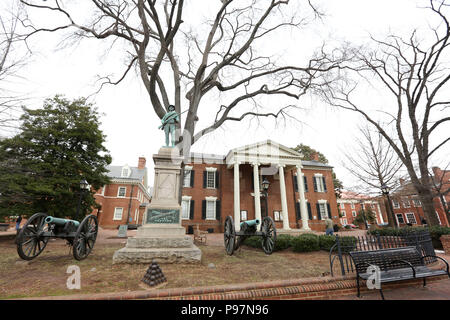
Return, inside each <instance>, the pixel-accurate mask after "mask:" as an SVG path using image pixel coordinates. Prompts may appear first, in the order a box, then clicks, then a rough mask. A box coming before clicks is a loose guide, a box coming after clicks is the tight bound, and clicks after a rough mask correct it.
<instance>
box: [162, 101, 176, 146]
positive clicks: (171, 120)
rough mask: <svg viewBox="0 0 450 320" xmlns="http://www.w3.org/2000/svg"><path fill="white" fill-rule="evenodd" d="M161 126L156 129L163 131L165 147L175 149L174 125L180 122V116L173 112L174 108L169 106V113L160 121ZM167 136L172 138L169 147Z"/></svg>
mask: <svg viewBox="0 0 450 320" xmlns="http://www.w3.org/2000/svg"><path fill="white" fill-rule="evenodd" d="M161 122H162V125H160V126H159V127H158V129H161V130H164V133H165V134H166V147H172V148H173V147H175V129H176V124H177V123H178V122H180V115H179V114H178V113H177V112H176V111H175V106H173V105H169V112H167V113H166V114H165V115H164V117H163V118H162V119H161ZM169 135H171V136H172V144H171V145H169Z"/></svg>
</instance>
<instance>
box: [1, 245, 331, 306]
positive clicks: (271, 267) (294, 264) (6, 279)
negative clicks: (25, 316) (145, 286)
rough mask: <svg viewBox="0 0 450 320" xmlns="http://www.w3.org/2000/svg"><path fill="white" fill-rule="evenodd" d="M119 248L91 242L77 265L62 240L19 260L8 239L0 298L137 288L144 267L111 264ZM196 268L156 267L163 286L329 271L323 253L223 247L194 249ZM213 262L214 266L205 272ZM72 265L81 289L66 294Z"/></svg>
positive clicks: (311, 274) (3, 257)
mask: <svg viewBox="0 0 450 320" xmlns="http://www.w3.org/2000/svg"><path fill="white" fill-rule="evenodd" d="M123 247H124V245H123V244H103V243H97V244H96V245H95V248H94V250H93V252H92V253H91V254H90V255H89V256H88V258H87V259H85V260H83V261H77V260H75V259H74V258H73V256H72V254H71V253H70V251H69V247H68V246H66V244H65V242H64V241H63V240H60V239H58V240H53V241H52V240H50V241H49V243H48V244H47V247H46V248H45V250H44V251H43V252H42V253H41V255H40V256H38V257H37V258H35V259H34V260H32V261H29V262H28V261H24V260H22V259H20V258H19V256H18V254H17V252H16V246H15V244H14V242H13V241H11V240H9V241H0V299H8V298H20V297H40V296H52V295H70V294H80V293H81V294H82V293H99V292H118V291H127V290H131V291H133V290H142V288H141V287H140V283H141V279H142V278H143V276H144V274H145V272H146V270H147V268H148V265H113V264H112V256H113V254H114V252H115V251H116V250H118V249H120V248H123ZM199 248H200V249H201V250H202V253H203V254H202V262H201V264H198V265H186V264H184V265H180V264H178V265H177V264H161V265H160V266H161V269H162V271H163V273H164V275H165V276H166V278H167V281H168V282H167V283H166V285H165V286H164V288H180V287H197V286H207V285H221V284H232V283H246V282H262V281H273V280H281V279H295V278H305V277H318V276H322V275H324V274H325V275H327V274H328V273H329V271H330V270H329V262H328V253H327V252H325V251H318V252H312V253H294V252H292V251H291V250H290V249H288V250H285V251H280V252H274V253H273V254H272V255H265V254H264V252H263V251H262V249H259V250H258V249H254V248H249V247H242V248H241V249H240V250H238V251H236V252H235V253H234V255H233V256H228V255H227V254H226V253H225V250H224V248H223V247H219V246H205V245H199ZM210 263H213V264H214V265H215V268H209V267H208V264H210ZM70 265H78V266H79V267H80V270H81V289H80V290H69V289H67V288H66V281H67V278H68V277H69V276H70V274H67V273H66V271H67V268H68V267H69V266H70Z"/></svg>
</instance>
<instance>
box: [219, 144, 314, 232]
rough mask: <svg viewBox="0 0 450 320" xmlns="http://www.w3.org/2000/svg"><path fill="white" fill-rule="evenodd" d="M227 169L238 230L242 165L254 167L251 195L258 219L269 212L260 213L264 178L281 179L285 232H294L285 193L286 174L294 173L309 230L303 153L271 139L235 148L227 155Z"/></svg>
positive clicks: (303, 222) (280, 191)
mask: <svg viewBox="0 0 450 320" xmlns="http://www.w3.org/2000/svg"><path fill="white" fill-rule="evenodd" d="M225 161H226V165H227V169H229V170H233V200H234V201H233V205H234V208H233V214H234V217H233V219H234V225H235V228H236V231H239V230H240V222H241V183H240V180H241V174H242V170H241V169H240V168H241V167H242V166H243V165H251V166H252V173H253V190H252V191H253V192H252V193H251V195H252V196H253V198H254V210H255V212H254V216H255V219H259V220H260V221H261V219H262V217H263V216H264V215H265V214H268V215H269V216H271V213H268V212H267V211H268V208H267V207H266V208H265V212H262V210H261V198H262V193H261V182H262V181H263V179H264V177H270V178H271V179H274V180H278V182H279V183H278V184H279V197H280V199H279V200H280V203H281V212H280V216H281V217H282V219H281V220H282V230H284V231H289V230H291V227H290V221H289V219H290V218H289V210H288V199H287V192H286V174H287V172H291V171H292V170H294V172H295V177H294V179H297V185H298V194H299V198H298V199H296V201H297V202H298V203H299V208H300V215H301V221H302V226H301V230H302V231H308V230H310V227H309V226H308V210H307V204H306V198H305V190H304V185H303V173H302V168H303V165H302V160H301V154H300V153H298V152H296V151H294V150H292V149H290V148H287V147H285V146H283V145H280V144H278V143H276V142H273V141H271V140H266V141H263V142H259V143H255V144H252V145H247V146H244V147H240V148H236V149H232V150H231V151H230V152H229V153H228V155H227V156H226V159H225ZM277 193H278V192H277Z"/></svg>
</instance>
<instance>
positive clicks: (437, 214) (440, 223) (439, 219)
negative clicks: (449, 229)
mask: <svg viewBox="0 0 450 320" xmlns="http://www.w3.org/2000/svg"><path fill="white" fill-rule="evenodd" d="M435 212H436V216H437V218H438V221H439V225H442V222H441V218H440V217H439V213H438V212H437V211H435Z"/></svg>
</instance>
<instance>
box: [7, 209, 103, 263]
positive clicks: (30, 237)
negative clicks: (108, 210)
mask: <svg viewBox="0 0 450 320" xmlns="http://www.w3.org/2000/svg"><path fill="white" fill-rule="evenodd" d="M97 233H98V221H97V217H96V216H95V215H92V214H91V215H88V216H86V217H85V218H84V219H83V221H81V222H79V221H76V220H70V219H61V218H56V217H52V216H48V215H47V214H45V213H35V214H34V215H32V216H31V217H30V219H28V221H27V222H26V223H25V225H24V226H23V228H22V229H20V232H19V234H18V235H17V238H16V244H17V253H18V254H19V257H21V258H22V259H24V260H32V259H34V258H36V257H37V256H38V255H40V254H41V252H42V251H43V250H44V248H45V247H46V246H47V242H48V240H49V239H50V238H60V239H65V240H66V241H67V244H68V245H70V246H71V248H72V253H73V257H74V258H75V259H76V260H83V259H85V258H86V257H87V256H88V255H89V254H90V253H91V251H92V249H93V248H94V245H95V241H96V239H97Z"/></svg>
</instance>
